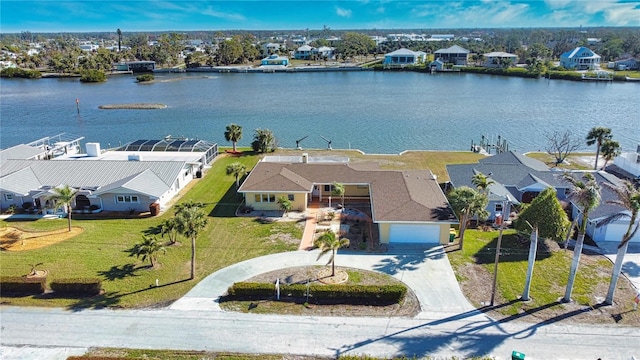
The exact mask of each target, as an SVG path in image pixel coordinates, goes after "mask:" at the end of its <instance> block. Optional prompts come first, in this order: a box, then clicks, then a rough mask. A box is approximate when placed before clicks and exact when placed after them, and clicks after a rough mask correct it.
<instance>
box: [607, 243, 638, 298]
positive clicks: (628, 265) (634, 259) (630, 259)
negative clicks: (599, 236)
mask: <svg viewBox="0 0 640 360" xmlns="http://www.w3.org/2000/svg"><path fill="white" fill-rule="evenodd" d="M618 244H619V242H617V241H605V242H602V243H598V248H599V249H600V252H601V253H602V254H603V255H604V256H606V257H607V258H609V259H610V260H611V262H615V261H616V252H617V251H618ZM622 273H623V274H624V276H626V277H627V278H628V279H629V281H631V283H632V284H633V286H634V287H635V288H636V290H638V291H640V243H629V247H628V249H627V254H626V255H625V256H624V262H623V263H622Z"/></svg>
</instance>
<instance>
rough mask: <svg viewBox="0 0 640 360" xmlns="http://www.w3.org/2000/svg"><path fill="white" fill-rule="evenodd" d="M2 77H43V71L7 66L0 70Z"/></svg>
mask: <svg viewBox="0 0 640 360" xmlns="http://www.w3.org/2000/svg"><path fill="white" fill-rule="evenodd" d="M0 77H4V78H13V77H17V78H26V79H38V78H40V77H42V73H41V72H40V71H38V70H30V69H21V68H13V67H10V68H6V69H2V71H0Z"/></svg>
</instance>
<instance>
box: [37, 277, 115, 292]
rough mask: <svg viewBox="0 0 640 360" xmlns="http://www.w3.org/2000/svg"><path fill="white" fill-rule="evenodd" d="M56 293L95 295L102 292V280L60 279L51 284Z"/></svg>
mask: <svg viewBox="0 0 640 360" xmlns="http://www.w3.org/2000/svg"><path fill="white" fill-rule="evenodd" d="M49 287H51V290H53V291H54V292H55V293H56V295H58V294H61V295H74V296H93V295H98V294H100V291H101V290H102V280H100V279H97V278H84V279H80V278H75V279H58V280H54V281H52V282H51V284H49Z"/></svg>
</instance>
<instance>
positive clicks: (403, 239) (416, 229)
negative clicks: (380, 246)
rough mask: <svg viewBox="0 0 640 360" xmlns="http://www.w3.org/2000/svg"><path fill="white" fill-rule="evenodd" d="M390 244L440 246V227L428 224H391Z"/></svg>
mask: <svg viewBox="0 0 640 360" xmlns="http://www.w3.org/2000/svg"><path fill="white" fill-rule="evenodd" d="M389 243H405V244H438V243H440V226H438V225H427V224H391V225H390V227H389Z"/></svg>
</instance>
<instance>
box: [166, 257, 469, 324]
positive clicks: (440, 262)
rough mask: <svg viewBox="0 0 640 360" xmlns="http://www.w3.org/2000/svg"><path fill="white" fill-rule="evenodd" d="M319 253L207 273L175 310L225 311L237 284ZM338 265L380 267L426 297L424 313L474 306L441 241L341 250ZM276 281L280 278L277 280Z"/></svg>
mask: <svg viewBox="0 0 640 360" xmlns="http://www.w3.org/2000/svg"><path fill="white" fill-rule="evenodd" d="M318 253H319V251H318V250H315V251H294V252H286V253H279V254H273V255H266V256H262V257H259V258H255V259H250V260H246V261H243V262H240V263H237V264H234V265H231V266H229V267H227V268H224V269H221V270H219V271H217V272H215V273H213V274H211V275H209V276H208V277H206V278H205V279H204V280H202V281H201V282H200V283H198V284H197V285H196V286H195V287H194V288H193V289H191V291H189V292H188V293H187V294H186V295H185V296H184V297H182V298H181V299H179V300H178V301H176V302H175V303H174V304H173V305H171V306H170V308H171V309H174V310H216V311H217V310H220V307H219V306H218V302H217V299H218V297H220V296H222V295H223V294H224V293H225V292H226V291H227V289H228V288H229V287H230V286H231V285H232V284H233V283H235V282H239V281H244V280H246V279H248V278H251V277H253V276H256V275H259V274H263V273H266V272H269V271H273V270H277V269H282V268H288V267H296V266H308V265H323V264H325V261H324V259H321V260H320V261H316V258H317V257H318ZM336 266H345V267H352V268H358V269H364V270H372V271H379V272H383V273H386V274H389V275H391V276H393V277H394V278H396V279H398V280H400V281H402V282H404V283H405V284H406V285H407V286H409V287H410V288H411V289H412V290H413V292H414V293H415V294H416V296H417V298H418V300H419V301H420V308H421V313H428V312H440V313H442V312H446V313H460V312H466V311H472V310H474V307H473V306H471V304H469V302H468V301H467V299H466V298H465V297H464V295H463V294H462V291H461V290H460V287H459V286H458V282H457V281H456V278H455V275H454V273H453V270H452V269H451V265H450V264H449V260H448V258H447V256H446V254H445V252H444V250H443V248H442V246H440V245H438V246H435V247H432V248H427V249H425V248H416V247H408V246H403V247H395V248H394V247H391V248H390V249H389V251H387V252H386V253H384V254H371V253H360V254H358V253H356V254H354V253H346V252H338V255H337V256H336ZM275 280H276V279H275V278H274V279H273V281H274V283H275ZM422 315H425V314H422ZM420 316H421V315H418V317H420Z"/></svg>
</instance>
